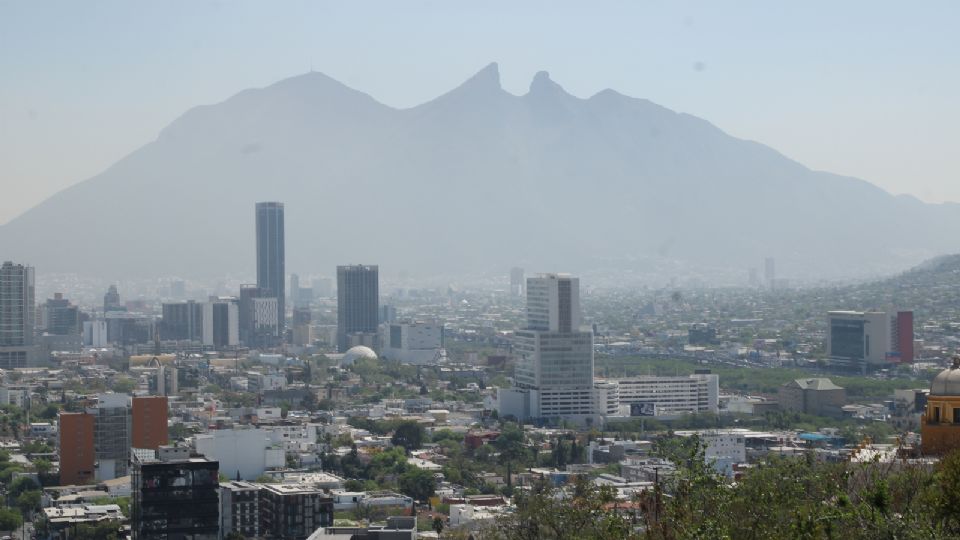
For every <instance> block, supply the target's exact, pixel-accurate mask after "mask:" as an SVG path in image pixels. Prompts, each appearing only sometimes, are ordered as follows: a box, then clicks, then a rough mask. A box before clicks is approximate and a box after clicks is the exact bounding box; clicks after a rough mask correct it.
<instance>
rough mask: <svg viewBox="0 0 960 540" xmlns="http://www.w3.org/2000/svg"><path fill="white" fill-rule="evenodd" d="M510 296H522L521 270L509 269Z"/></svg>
mask: <svg viewBox="0 0 960 540" xmlns="http://www.w3.org/2000/svg"><path fill="white" fill-rule="evenodd" d="M510 294H511V295H512V296H523V268H517V267H514V268H511V269H510Z"/></svg>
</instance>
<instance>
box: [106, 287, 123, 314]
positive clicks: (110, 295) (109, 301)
mask: <svg viewBox="0 0 960 540" xmlns="http://www.w3.org/2000/svg"><path fill="white" fill-rule="evenodd" d="M109 311H126V308H124V307H123V305H122V304H121V303H120V292H119V291H117V286H116V285H110V288H108V289H107V292H106V294H104V295H103V312H104V313H107V312H109Z"/></svg>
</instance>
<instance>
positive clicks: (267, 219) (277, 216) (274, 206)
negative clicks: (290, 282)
mask: <svg viewBox="0 0 960 540" xmlns="http://www.w3.org/2000/svg"><path fill="white" fill-rule="evenodd" d="M256 212H257V287H260V289H261V291H263V292H264V294H265V296H272V297H274V298H276V299H277V327H278V329H279V333H278V335H281V336H282V335H283V333H284V328H285V324H286V313H287V311H286V295H287V291H286V280H287V276H286V273H285V272H286V267H285V253H284V232H283V203H279V202H260V203H257V205H256Z"/></svg>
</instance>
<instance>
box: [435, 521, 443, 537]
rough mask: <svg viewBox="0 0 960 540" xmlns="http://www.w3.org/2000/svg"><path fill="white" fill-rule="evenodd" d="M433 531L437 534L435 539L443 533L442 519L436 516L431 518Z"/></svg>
mask: <svg viewBox="0 0 960 540" xmlns="http://www.w3.org/2000/svg"><path fill="white" fill-rule="evenodd" d="M433 530H434V531H436V533H437V538H439V537H440V534H441V533H443V518H441V517H440V516H436V517H434V518H433Z"/></svg>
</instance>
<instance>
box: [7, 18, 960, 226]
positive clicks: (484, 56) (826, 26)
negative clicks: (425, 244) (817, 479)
mask: <svg viewBox="0 0 960 540" xmlns="http://www.w3.org/2000/svg"><path fill="white" fill-rule="evenodd" d="M958 23H960V2H957V1H955V0H953V1H941V2H935V1H924V2H881V1H876V0H870V1H859V2H857V1H843V2H837V1H836V0H830V1H823V2H815V1H805V2H792V3H789V5H788V4H787V3H785V2H769V1H756V2H749V1H736V2H717V1H703V2H667V1H664V2H642V1H638V0H633V1H625V2H601V1H596V2H557V1H550V2H546V1H544V2H534V1H524V2H518V1H516V0H512V1H505V2H496V1H489V0H484V1H479V0H478V1H475V2H454V1H449V0H436V1H433V2H402V1H399V0H392V1H383V2H359V1H344V2H321V1H310V2H295V1H282V2H280V1H266V0H264V1H260V2H229V1H222V2H218V1H212V2H202V1H198V0H185V1H179V2H170V1H163V2H161V1H155V2H150V3H147V2H133V1H128V0H124V1H116V2H91V1H82V2H81V1H76V0H70V1H62V2H44V1H33V0H23V1H18V2H17V1H6V0H0V188H2V189H0V223H3V222H6V221H7V220H9V219H11V218H13V217H15V216H16V215H18V214H20V213H22V212H24V211H25V210H27V209H28V208H30V207H31V206H33V205H35V204H37V203H38V202H40V201H42V200H43V199H44V198H46V197H48V196H50V195H52V194H53V193H55V192H57V191H59V190H61V189H63V188H65V187H67V186H69V185H71V184H73V183H76V182H78V181H82V180H84V179H86V178H89V177H90V176H93V175H95V174H97V173H99V172H100V171H102V170H103V169H104V168H106V167H107V166H109V165H110V164H112V163H113V162H115V161H116V160H118V159H119V158H121V157H123V156H124V155H126V154H127V153H129V152H130V151H132V150H134V149H136V148H138V147H139V146H142V145H143V144H145V143H147V142H149V141H151V140H153V139H154V138H156V136H157V134H158V133H159V131H160V130H161V129H162V128H163V127H164V126H166V125H167V124H168V123H169V122H171V121H172V120H173V119H175V118H176V117H177V116H179V115H180V114H181V113H183V112H184V111H185V110H186V109H188V108H190V107H192V106H194V105H200V104H208V103H214V102H218V101H222V100H223V99H225V98H227V97H229V96H230V95H232V94H234V93H236V92H239V91H240V90H243V89H245V88H249V87H259V86H266V85H269V84H271V83H273V82H275V81H277V80H279V79H282V78H285V77H289V76H292V75H297V74H300V73H303V72H306V71H308V70H309V69H310V68H311V66H312V67H313V69H314V70H316V71H322V72H324V73H327V74H328V75H330V76H332V77H334V78H336V79H338V80H340V81H342V82H344V83H345V84H347V85H349V86H351V87H353V88H356V89H359V90H362V91H365V92H367V93H369V94H371V95H372V96H373V97H375V98H376V99H378V100H379V101H381V102H383V103H386V104H388V105H392V106H397V107H407V106H411V105H415V104H417V103H420V102H423V101H426V100H428V99H431V98H433V97H435V96H437V95H439V94H440V93H442V92H445V91H447V90H449V89H451V88H453V87H454V86H456V85H457V84H459V83H461V82H462V81H463V80H465V79H466V78H467V77H469V76H470V75H471V74H473V73H474V72H475V71H477V70H479V69H480V68H482V67H483V66H484V65H486V64H488V63H489V62H492V61H496V62H499V63H500V72H501V78H502V80H503V85H504V87H505V88H506V89H507V90H508V91H510V92H513V93H517V94H522V93H525V92H526V89H527V87H528V85H529V82H530V79H531V78H532V77H533V74H534V73H535V72H536V71H538V70H541V69H545V70H548V71H550V72H551V75H552V78H553V79H554V80H556V81H557V82H558V83H560V84H561V85H563V86H564V87H565V88H566V89H567V90H568V91H569V92H571V93H573V94H574V95H577V96H581V97H588V96H590V95H592V94H594V93H595V92H597V91H599V90H602V89H604V88H608V87H609V88H614V89H617V90H618V91H620V92H622V93H624V94H628V95H632V96H636V97H643V98H647V99H650V100H652V101H654V102H657V103H659V104H661V105H664V106H666V107H669V108H672V109H675V110H679V111H683V112H688V113H691V114H694V115H697V116H700V117H703V118H706V119H707V120H710V121H711V122H713V123H714V124H716V125H717V126H719V127H720V128H722V129H724V130H726V131H727V132H729V133H731V134H733V135H736V136H739V137H743V138H747V139H754V140H757V141H760V142H763V143H765V144H768V145H770V146H773V147H774V148H776V149H778V150H780V151H781V152H783V153H784V154H786V155H788V156H790V157H792V158H794V159H797V160H798V161H800V162H802V163H804V164H806V165H808V166H810V167H812V168H815V169H823V170H829V171H831V172H835V173H839V174H847V175H851V176H857V177H860V178H863V179H866V180H869V181H871V182H873V183H875V184H877V185H879V186H881V187H883V188H884V189H886V190H888V191H891V192H893V193H910V194H913V195H915V196H917V197H919V198H921V199H924V200H927V201H944V200H953V201H960V151H958V148H957V147H958V146H960V144H958V143H960V135H958V133H957V127H958V126H960V105H958V102H957V100H958V96H960V84H958V83H960V33H958V31H957V27H958ZM77 210H78V218H80V219H82V213H83V212H87V211H109V209H77ZM851 210H855V209H851Z"/></svg>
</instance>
